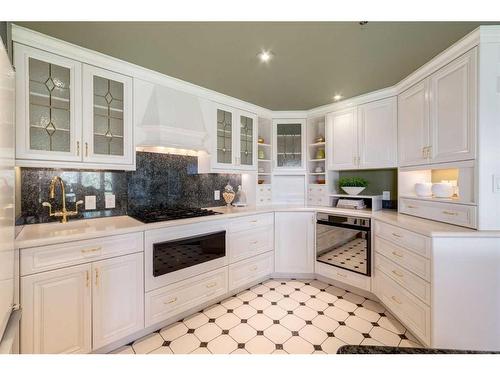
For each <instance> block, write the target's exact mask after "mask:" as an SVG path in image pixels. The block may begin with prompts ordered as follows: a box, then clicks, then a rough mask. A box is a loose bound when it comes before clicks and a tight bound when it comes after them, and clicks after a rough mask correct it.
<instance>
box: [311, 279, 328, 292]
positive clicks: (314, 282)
mask: <svg viewBox="0 0 500 375" xmlns="http://www.w3.org/2000/svg"><path fill="white" fill-rule="evenodd" d="M311 286H313V287H315V288H317V289H319V290H321V289H326V288H328V284H327V283H324V282H323V281H319V280H311Z"/></svg>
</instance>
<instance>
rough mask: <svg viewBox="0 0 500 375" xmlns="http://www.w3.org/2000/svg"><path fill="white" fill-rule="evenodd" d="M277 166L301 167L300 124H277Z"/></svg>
mask: <svg viewBox="0 0 500 375" xmlns="http://www.w3.org/2000/svg"><path fill="white" fill-rule="evenodd" d="M276 130H277V131H276V141H277V164H278V167H287V168H294V167H301V165H302V126H301V124H277V129H276Z"/></svg>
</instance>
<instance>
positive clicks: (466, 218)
mask: <svg viewBox="0 0 500 375" xmlns="http://www.w3.org/2000/svg"><path fill="white" fill-rule="evenodd" d="M400 211H401V212H402V213H405V214H408V215H414V216H419V217H424V218H426V219H431V220H437V221H442V222H444V223H448V224H454V225H460V226H463V227H470V228H476V207H474V206H465V205H462V204H454V203H443V202H429V201H419V200H416V199H406V198H401V199H400Z"/></svg>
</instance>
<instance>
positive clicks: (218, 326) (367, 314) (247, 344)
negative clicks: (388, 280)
mask: <svg viewBox="0 0 500 375" xmlns="http://www.w3.org/2000/svg"><path fill="white" fill-rule="evenodd" d="M346 344H356V345H358V344H361V345H388V346H406V347H420V344H418V343H417V340H416V339H415V338H414V337H413V336H412V335H411V333H410V332H408V331H407V330H406V328H405V327H404V326H403V325H401V323H399V322H398V321H397V320H396V319H395V318H394V317H393V316H392V315H391V314H390V313H389V312H388V311H386V310H385V308H384V307H383V306H382V305H380V304H379V303H377V302H374V301H372V300H369V299H366V298H364V297H361V296H359V295H357V294H353V293H350V292H347V291H346V290H344V289H340V288H337V287H335V286H332V285H329V284H326V283H323V282H321V281H318V280H300V281H299V280H280V279H271V280H268V281H265V282H263V283H260V284H258V285H256V286H254V287H252V288H250V289H247V290H245V291H242V292H241V293H239V294H237V295H235V296H233V297H230V298H228V299H226V300H224V301H222V302H220V303H217V304H215V305H213V306H210V307H208V308H206V309H205V310H203V311H200V312H198V313H196V314H194V315H191V316H189V317H187V318H185V319H183V320H182V321H179V322H177V323H174V324H172V325H170V326H168V327H165V328H163V329H161V330H160V331H158V332H156V333H153V334H151V335H148V336H146V337H143V338H141V339H139V340H136V341H135V342H133V343H131V344H130V345H126V346H124V347H122V348H120V349H118V350H115V351H114V352H112V353H114V354H117V353H120V354H134V353H135V354H146V353H148V354H187V353H191V354H211V353H212V354H229V353H230V354H271V353H273V354H309V353H317V354H325V353H336V351H337V349H338V348H339V347H340V346H342V345H346Z"/></svg>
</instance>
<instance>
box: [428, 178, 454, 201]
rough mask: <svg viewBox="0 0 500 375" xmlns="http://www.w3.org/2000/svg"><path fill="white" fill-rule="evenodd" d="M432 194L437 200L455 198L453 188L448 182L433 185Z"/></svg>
mask: <svg viewBox="0 0 500 375" xmlns="http://www.w3.org/2000/svg"><path fill="white" fill-rule="evenodd" d="M432 194H434V196H435V197H436V198H451V197H452V196H453V186H452V185H451V184H450V183H448V182H438V183H435V184H432Z"/></svg>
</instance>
